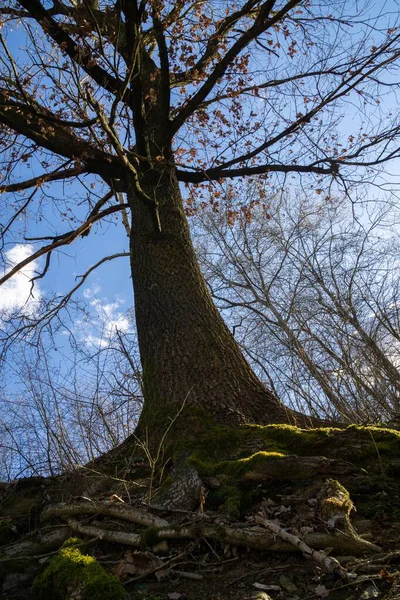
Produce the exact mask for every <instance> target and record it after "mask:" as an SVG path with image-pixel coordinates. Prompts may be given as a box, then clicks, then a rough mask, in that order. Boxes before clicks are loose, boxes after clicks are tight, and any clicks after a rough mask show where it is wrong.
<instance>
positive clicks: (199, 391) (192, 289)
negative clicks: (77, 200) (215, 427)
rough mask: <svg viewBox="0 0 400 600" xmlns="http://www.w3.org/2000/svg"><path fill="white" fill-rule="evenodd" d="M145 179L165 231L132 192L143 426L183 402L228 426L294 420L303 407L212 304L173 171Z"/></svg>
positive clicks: (163, 420) (162, 421)
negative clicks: (287, 398) (274, 388)
mask: <svg viewBox="0 0 400 600" xmlns="http://www.w3.org/2000/svg"><path fill="white" fill-rule="evenodd" d="M141 184H142V187H143V189H145V191H146V192H147V193H148V195H149V196H151V197H153V198H154V197H155V200H156V203H157V205H158V211H159V219H160V225H161V232H159V231H157V228H156V227H155V218H154V210H153V209H152V208H151V207H149V206H148V205H146V204H144V203H143V202H142V201H140V200H138V199H137V198H136V197H135V195H134V193H133V192H131V193H130V194H129V202H130V206H131V211H132V228H131V269H132V277H133V286H134V294H135V311H136V323H137V330H138V339H139V348H140V355H141V361H142V368H143V381H144V396H145V405H144V409H143V414H142V418H141V422H140V425H141V426H145V427H147V428H150V429H151V428H152V424H154V423H157V429H158V430H161V431H162V430H163V428H164V429H165V428H166V427H167V425H168V423H169V422H170V419H171V418H174V417H175V416H176V415H177V413H178V412H179V410H180V408H181V407H182V406H183V405H184V404H185V406H186V407H188V406H189V407H192V406H196V407H200V408H201V409H202V410H204V411H205V412H206V413H207V414H209V415H211V416H213V417H214V418H215V419H216V420H217V421H218V422H221V423H225V424H239V423H272V422H294V420H295V419H294V416H295V414H296V413H293V412H291V411H289V410H287V409H285V407H284V406H283V405H282V404H281V402H280V401H279V400H278V399H277V398H276V397H275V396H274V395H273V394H272V393H271V392H269V391H268V390H267V389H266V388H265V387H264V386H263V385H262V383H261V382H260V381H259V379H258V378H257V377H256V376H255V374H254V373H253V371H252V370H251V368H250V366H249V365H248V363H247V362H246V360H245V358H244V357H243V355H242V353H241V351H240V349H239V347H238V345H237V344H236V342H235V340H234V338H233V336H232V334H231V333H230V332H229V330H228V328H227V326H226V325H225V323H224V321H223V319H222V318H221V316H220V314H219V312H218V311H217V309H216V307H215V306H214V304H213V301H212V299H211V296H210V294H209V292H208V289H207V286H206V283H205V281H204V278H203V276H202V274H201V272H200V269H199V266H198V263H197V259H196V256H195V252H194V249H193V245H192V242H191V239H190V233H189V227H188V223H187V220H186V217H185V214H184V211H183V205H182V198H181V194H180V189H179V185H178V182H177V179H176V177H175V172H174V169H166V168H165V167H164V168H162V169H161V168H160V169H159V170H156V169H153V170H151V171H148V172H147V174H146V175H144V177H143V178H142V179H141ZM154 190H155V192H154ZM139 429H140V427H139ZM188 434H189V435H190V432H188Z"/></svg>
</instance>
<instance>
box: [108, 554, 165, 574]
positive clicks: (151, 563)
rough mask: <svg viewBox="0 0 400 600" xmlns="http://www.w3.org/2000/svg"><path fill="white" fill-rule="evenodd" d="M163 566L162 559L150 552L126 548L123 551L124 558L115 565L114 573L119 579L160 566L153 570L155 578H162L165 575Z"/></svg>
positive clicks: (144, 572)
mask: <svg viewBox="0 0 400 600" xmlns="http://www.w3.org/2000/svg"><path fill="white" fill-rule="evenodd" d="M163 566H164V563H163V561H162V560H160V559H159V558H157V556H155V555H154V554H152V553H151V552H131V551H130V550H128V551H127V552H125V554H124V558H123V559H122V560H121V561H120V562H119V563H118V565H117V566H116V567H115V569H114V575H116V576H117V577H119V579H124V578H125V577H127V576H128V575H144V574H146V573H148V572H149V571H153V570H154V569H156V568H157V567H160V568H159V570H157V571H156V572H155V576H156V577H157V579H162V577H164V575H165V571H163V570H162V567H163Z"/></svg>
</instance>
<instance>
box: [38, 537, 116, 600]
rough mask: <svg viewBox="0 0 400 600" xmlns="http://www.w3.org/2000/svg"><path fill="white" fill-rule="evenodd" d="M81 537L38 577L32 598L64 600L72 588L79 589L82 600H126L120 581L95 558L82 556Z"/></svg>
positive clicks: (66, 545)
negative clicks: (80, 549) (79, 546)
mask: <svg viewBox="0 0 400 600" xmlns="http://www.w3.org/2000/svg"><path fill="white" fill-rule="evenodd" d="M77 542H79V540H78V538H71V539H70V540H67V542H65V543H64V544H63V546H62V548H61V549H60V551H59V553H58V555H57V556H55V557H54V558H53V559H52V560H51V562H50V564H49V566H48V567H47V569H45V571H43V573H41V574H40V575H39V576H38V577H36V579H35V581H34V584H33V588H32V597H33V598H35V599H37V600H64V599H66V598H68V597H69V592H70V590H71V589H74V588H76V589H79V590H80V597H81V598H82V600H110V599H111V598H112V600H124V599H125V598H126V594H125V590H124V588H123V586H122V585H121V583H120V582H119V580H118V579H117V578H116V577H114V576H113V575H110V574H108V573H107V572H106V571H105V570H104V569H103V567H101V566H100V565H99V563H98V562H96V560H95V558H93V556H88V555H84V554H81V552H80V551H79V549H78V548H76V544H77Z"/></svg>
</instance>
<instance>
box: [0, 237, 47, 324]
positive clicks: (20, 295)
mask: <svg viewBox="0 0 400 600" xmlns="http://www.w3.org/2000/svg"><path fill="white" fill-rule="evenodd" d="M34 250H35V249H34V247H33V246H32V245H31V244H26V245H23V244H16V245H15V246H13V248H11V249H10V250H8V251H7V252H6V253H5V261H4V263H5V264H4V267H3V270H2V273H3V274H5V273H7V272H8V271H9V270H10V269H12V268H13V267H14V266H15V265H17V264H18V263H20V262H21V261H22V260H24V259H25V258H27V257H28V256H30V255H31V254H33V252H34ZM36 267H37V261H33V262H31V263H29V264H28V265H27V266H26V267H24V268H23V269H21V271H20V272H19V273H17V274H16V275H14V277H12V278H11V279H9V280H8V281H6V282H5V283H3V285H1V286H0V313H2V314H3V316H4V314H5V315H9V314H11V313H12V312H15V311H22V309H24V311H25V312H26V313H27V314H29V315H32V314H34V313H35V312H36V311H37V309H38V303H39V300H40V298H41V296H42V292H41V290H40V287H39V285H37V282H36V284H35V287H34V288H33V290H32V282H31V279H32V277H34V276H35V271H36Z"/></svg>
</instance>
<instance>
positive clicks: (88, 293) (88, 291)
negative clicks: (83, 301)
mask: <svg viewBox="0 0 400 600" xmlns="http://www.w3.org/2000/svg"><path fill="white" fill-rule="evenodd" d="M99 292H101V286H99V284H98V283H93V285H89V286H88V287H87V288H85V291H84V292H83V297H84V298H87V299H89V298H93V296H96V295H97V294H98V293H99Z"/></svg>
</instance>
